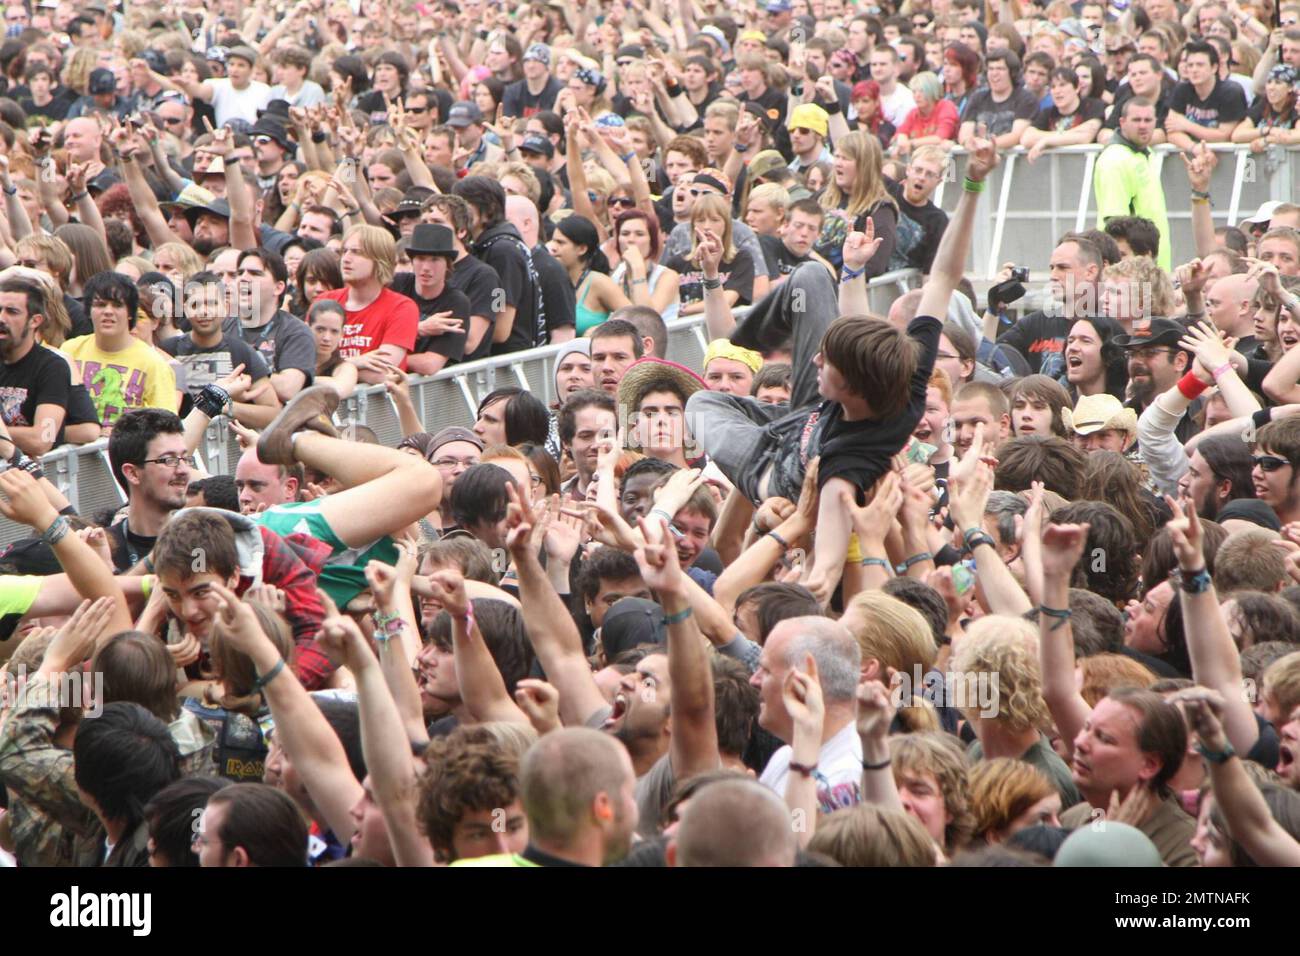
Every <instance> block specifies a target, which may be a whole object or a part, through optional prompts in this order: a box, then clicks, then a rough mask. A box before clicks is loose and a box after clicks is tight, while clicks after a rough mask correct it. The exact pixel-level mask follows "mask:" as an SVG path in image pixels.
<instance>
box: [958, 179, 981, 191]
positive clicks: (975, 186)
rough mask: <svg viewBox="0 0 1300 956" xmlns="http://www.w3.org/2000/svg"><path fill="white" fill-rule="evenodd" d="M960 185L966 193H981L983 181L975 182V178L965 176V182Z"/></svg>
mask: <svg viewBox="0 0 1300 956" xmlns="http://www.w3.org/2000/svg"><path fill="white" fill-rule="evenodd" d="M962 187H963V188H964V189H965V190H966V192H968V193H982V192H983V191H984V183H983V182H976V181H975V180H973V179H971V178H970V177H969V176H967V177H966V180H965V182H964V183H962Z"/></svg>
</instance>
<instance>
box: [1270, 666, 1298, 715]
mask: <svg viewBox="0 0 1300 956" xmlns="http://www.w3.org/2000/svg"><path fill="white" fill-rule="evenodd" d="M1264 693H1265V694H1266V695H1269V696H1271V697H1272V698H1273V699H1274V701H1276V702H1277V709H1278V721H1279V725H1280V724H1284V723H1287V722H1288V721H1289V720H1290V718H1291V712H1292V711H1293V710H1295V708H1296V706H1297V705H1300V651H1295V652H1293V653H1291V654H1287V655H1286V656H1285V657H1279V658H1278V659H1277V660H1275V661H1274V662H1273V663H1272V664H1270V665H1269V666H1268V670H1266V671H1264Z"/></svg>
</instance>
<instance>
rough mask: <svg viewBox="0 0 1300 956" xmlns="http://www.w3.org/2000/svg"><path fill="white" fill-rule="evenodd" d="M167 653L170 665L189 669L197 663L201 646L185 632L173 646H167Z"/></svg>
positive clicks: (197, 640)
mask: <svg viewBox="0 0 1300 956" xmlns="http://www.w3.org/2000/svg"><path fill="white" fill-rule="evenodd" d="M167 653H169V654H171V656H172V663H174V664H175V665H176V666H177V667H189V666H190V665H191V664H195V663H197V662H198V659H199V658H200V657H201V656H202V654H203V645H202V644H201V643H199V639H198V638H197V637H195V636H194V635H193V634H191V633H189V632H188V631H186V633H185V636H184V637H183V638H181V639H180V641H179V642H177V643H175V644H168V645H167Z"/></svg>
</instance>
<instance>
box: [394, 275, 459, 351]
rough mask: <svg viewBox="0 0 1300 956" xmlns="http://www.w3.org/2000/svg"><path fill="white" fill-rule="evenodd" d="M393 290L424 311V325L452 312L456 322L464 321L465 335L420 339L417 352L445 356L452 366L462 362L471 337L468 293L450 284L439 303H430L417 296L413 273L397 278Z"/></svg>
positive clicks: (434, 336) (445, 333) (445, 334)
mask: <svg viewBox="0 0 1300 956" xmlns="http://www.w3.org/2000/svg"><path fill="white" fill-rule="evenodd" d="M389 288H390V289H392V290H393V291H394V292H400V293H401V294H402V295H404V296H406V297H407V298H408V299H410V300H411V301H412V302H414V303H415V304H416V306H417V307H418V308H419V310H420V319H421V321H423V320H424V319H427V318H428V317H429V316H431V315H436V314H437V313H439V312H450V313H451V315H452V318H456V319H460V320H461V321H462V322H463V323H464V331H462V332H444V333H443V334H442V335H417V336H416V339H415V348H414V350H413V351H416V352H434V353H436V354H438V355H445V356H447V361H448V363H451V362H459V361H460V360H461V359H462V358H463V357H464V355H465V337H466V335H468V333H469V297H468V296H466V295H465V293H464V292H461V291H459V290H457V289H453V288H452V287H451V285H450V283H448V284H447V285H444V286H443V289H442V294H441V295H439V296H438V297H437V298H436V299H426V298H424V297H422V296H419V295H417V294H416V292H415V275H414V273H411V272H403V273H401V274H399V275H395V276H393V281H392V283H391V284H390V285H389Z"/></svg>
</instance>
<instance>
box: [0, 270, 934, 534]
mask: <svg viewBox="0 0 1300 956" xmlns="http://www.w3.org/2000/svg"><path fill="white" fill-rule="evenodd" d="M919 277H920V274H919V273H918V272H917V271H916V270H915V269H905V270H901V271H898V272H890V273H887V274H885V275H883V276H880V277H879V278H877V279H875V280H873V281H872V282H871V283H869V284H868V290H867V291H868V296H869V298H870V301H871V305H872V308H873V309H874V310H876V311H878V312H879V313H880V314H882V315H883V314H885V313H886V312H887V311H888V309H889V303H890V302H892V301H893V299H894V297H896V296H898V295H901V294H902V293H903V292H906V291H907V289H908V288H909V287H910V284H911V283H912V282H915V281H916V280H917V279H919ZM744 311H745V310H743V309H741V310H737V315H738V316H739V315H742V314H743V313H744ZM707 346H708V334H707V331H706V329H705V325H704V317H703V316H702V315H697V316H689V317H687V318H682V319H675V320H673V321H672V322H669V323H668V350H667V351H668V357H669V358H671V359H672V360H673V361H675V362H680V363H681V364H683V365H686V366H688V367H690V368H699V367H700V366H701V364H702V363H703V361H704V351H705V349H706V347H707ZM558 348H559V347H558V346H549V345H548V346H543V347H542V348H536V349H529V350H528V351H525V352H515V353H512V354H510V355H503V356H497V357H494V358H487V359H481V360H479V361H477V362H466V363H464V364H461V365H456V366H454V367H452V368H450V369H447V370H445V371H442V372H439V373H438V374H437V375H433V376H412V377H411V379H410V384H411V401H412V404H414V406H415V409H416V412H417V414H418V415H419V416H420V420H421V421H422V422H423V423H424V426H425V428H426V429H427V430H428V431H431V432H436V431H438V430H439V429H442V428H446V427H447V426H449V425H462V426H470V425H473V424H474V418H475V413H476V411H477V409H478V404H479V401H480V400H482V398H483V397H484V396H485V395H487V394H488V393H489V392H491V391H492V390H493V389H496V388H502V387H504V386H507V385H517V386H520V387H522V388H526V389H528V390H529V391H530V392H532V393H533V394H534V395H536V396H537V397H538V398H539V399H541V400H542V401H543V402H544V403H546V404H547V405H549V404H551V403H552V402H553V401H555V355H556V353H557V351H558ZM336 418H337V420H338V424H339V425H340V426H341V427H343V428H344V429H346V428H347V426H349V425H365V426H367V427H369V428H371V429H373V430H374V432H375V434H376V435H377V436H378V437H379V440H380V441H381V442H383V443H384V444H386V445H395V444H397V442H398V441H399V440H400V439H401V437H402V429H401V424H400V423H399V421H398V415H397V407H396V405H394V403H393V400H392V398H391V396H389V395H388V393H387V391H386V389H385V388H384V387H383V386H382V385H369V386H362V387H360V388H358V389H357V390H356V391H355V392H354V393H353V395H352V396H350V397H349V398H348V399H346V400H345V401H344V402H342V403H341V404H340V406H339V410H338V413H337V415H336ZM196 454H197V456H198V459H199V461H200V463H201V464H202V465H203V467H204V468H205V469H206V470H207V471H208V472H209V473H211V474H231V473H233V472H234V469H235V464H236V463H237V462H238V461H239V455H240V449H239V443H238V442H237V441H236V439H235V436H234V434H233V433H232V432H231V431H230V429H228V428H226V427H224V423H223V422H221V421H217V422H213V423H212V424H211V425H209V426H208V428H207V430H206V432H204V435H203V440H202V441H201V442H200V443H199V447H198V449H197V450H196ZM41 461H42V465H43V466H44V468H45V475H46V477H47V478H49V479H50V481H52V482H53V483H54V485H55V486H56V487H57V488H58V489H59V490H60V491H61V492H62V493H63V494H64V495H66V496H67V498H68V500H69V501H70V502H71V503H72V505H73V507H75V508H76V509H77V511H78V513H80V514H83V515H85V516H87V517H88V518H94V517H98V516H100V515H102V514H103V513H104V512H106V511H109V510H113V509H117V508H119V507H121V506H122V505H123V504H125V502H126V496H125V494H124V493H123V491H122V489H121V488H119V487H118V484H117V482H116V481H115V480H114V478H113V474H112V469H111V467H110V465H109V460H108V439H107V438H101V439H100V440H99V441H97V442H94V443H92V444H89V445H81V446H75V447H74V446H70V445H69V446H64V447H62V448H58V449H56V450H54V451H52V452H50V453H49V454H47V455H45V456H44V457H43V458H42V460H41ZM28 534H29V531H28V529H27V528H24V527H22V526H21V525H17V524H14V523H13V522H11V521H7V520H5V519H3V518H0V545H5V544H10V543H12V542H14V541H17V540H19V539H21V538H24V537H26V536H27V535H28Z"/></svg>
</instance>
